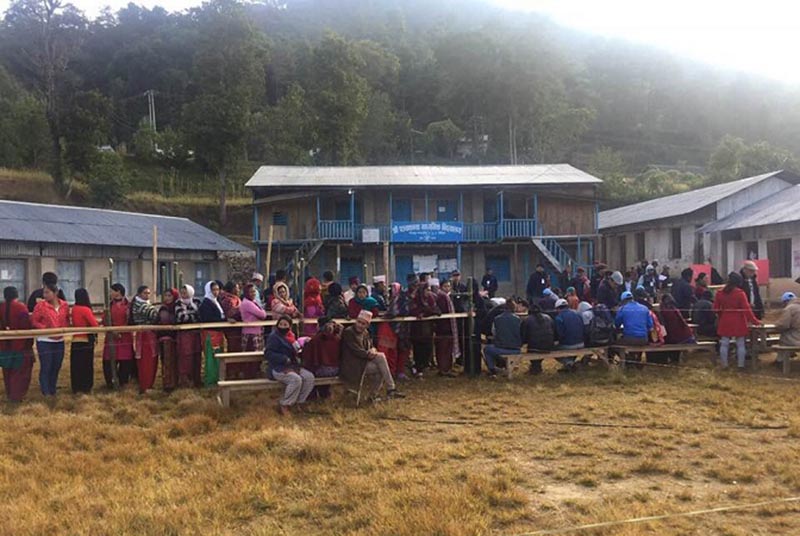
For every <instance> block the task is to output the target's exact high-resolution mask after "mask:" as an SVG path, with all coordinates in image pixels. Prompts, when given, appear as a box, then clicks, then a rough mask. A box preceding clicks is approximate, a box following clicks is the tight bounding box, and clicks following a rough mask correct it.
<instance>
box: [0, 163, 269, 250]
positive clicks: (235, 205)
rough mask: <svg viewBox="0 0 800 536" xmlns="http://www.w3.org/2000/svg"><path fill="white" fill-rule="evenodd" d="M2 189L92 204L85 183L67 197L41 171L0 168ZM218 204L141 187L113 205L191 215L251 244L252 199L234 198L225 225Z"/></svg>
mask: <svg viewBox="0 0 800 536" xmlns="http://www.w3.org/2000/svg"><path fill="white" fill-rule="evenodd" d="M0 191H2V192H3V196H2V198H3V199H8V200H13V201H27V202H31V203H47V204H55V205H63V204H69V205H76V206H92V203H90V201H89V198H88V192H87V187H86V185H85V184H83V183H75V184H73V187H72V190H71V192H70V194H69V196H68V197H66V198H64V197H62V196H61V195H60V194H59V193H58V191H57V190H56V188H55V186H54V184H53V179H52V177H50V176H49V175H47V174H46V173H43V172H40V171H22V170H9V169H5V168H0ZM218 206H219V203H218V201H217V199H216V198H214V197H210V196H208V195H206V196H201V195H180V196H175V197H166V196H163V195H160V194H158V193H153V192H144V191H138V192H133V193H130V194H128V195H127V196H126V197H125V199H124V200H123V201H122V202H120V203H119V204H118V205H115V206H114V207H112V208H113V209H115V210H125V211H131V212H145V213H149V214H161V215H165V216H179V217H184V218H189V219H191V220H192V221H195V222H197V223H200V224H201V225H204V226H206V227H209V228H211V229H214V230H215V231H217V232H220V233H221V234H223V235H225V236H228V237H229V238H231V239H233V240H236V241H237V242H239V243H241V244H244V245H247V246H250V245H251V244H250V240H251V239H252V232H253V230H252V222H253V218H252V207H251V200H250V199H249V198H246V197H236V198H233V199H230V200H229V204H228V206H229V214H230V216H229V219H228V224H227V225H225V226H224V227H222V226H220V225H219V218H218V217H217V214H218V210H219V209H218Z"/></svg>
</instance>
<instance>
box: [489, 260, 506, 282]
mask: <svg viewBox="0 0 800 536" xmlns="http://www.w3.org/2000/svg"><path fill="white" fill-rule="evenodd" d="M489 268H491V269H492V271H494V276H495V277H496V278H497V281H498V282H509V281H511V261H510V260H509V258H508V255H486V269H487V270H488V269H489Z"/></svg>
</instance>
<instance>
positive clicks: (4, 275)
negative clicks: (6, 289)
mask: <svg viewBox="0 0 800 536" xmlns="http://www.w3.org/2000/svg"><path fill="white" fill-rule="evenodd" d="M0 279H2V280H3V281H8V280H10V279H11V274H9V273H8V270H0Z"/></svg>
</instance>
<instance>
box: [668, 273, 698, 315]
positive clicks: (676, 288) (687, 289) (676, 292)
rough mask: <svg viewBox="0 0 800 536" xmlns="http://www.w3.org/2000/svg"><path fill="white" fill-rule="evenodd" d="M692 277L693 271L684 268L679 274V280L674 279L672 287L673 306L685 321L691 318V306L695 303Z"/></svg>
mask: <svg viewBox="0 0 800 536" xmlns="http://www.w3.org/2000/svg"><path fill="white" fill-rule="evenodd" d="M692 276H694V271H693V270H692V269H691V268H686V269H685V270H683V271H682V272H681V277H680V279H676V280H675V283H674V284H673V285H672V297H673V298H675V305H677V306H678V309H679V310H680V312H681V315H683V318H686V319H688V318H689V317H690V316H691V314H690V313H691V312H692V304H693V303H694V301H695V294H694V288H693V287H692Z"/></svg>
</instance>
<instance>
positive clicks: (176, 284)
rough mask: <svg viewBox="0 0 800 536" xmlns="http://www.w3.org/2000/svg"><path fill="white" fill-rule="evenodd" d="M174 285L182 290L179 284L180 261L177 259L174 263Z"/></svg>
mask: <svg viewBox="0 0 800 536" xmlns="http://www.w3.org/2000/svg"><path fill="white" fill-rule="evenodd" d="M172 285H173V287H174V288H176V289H178V290H180V288H181V287H180V286H179V285H178V262H177V261H175V262H173V263H172Z"/></svg>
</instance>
